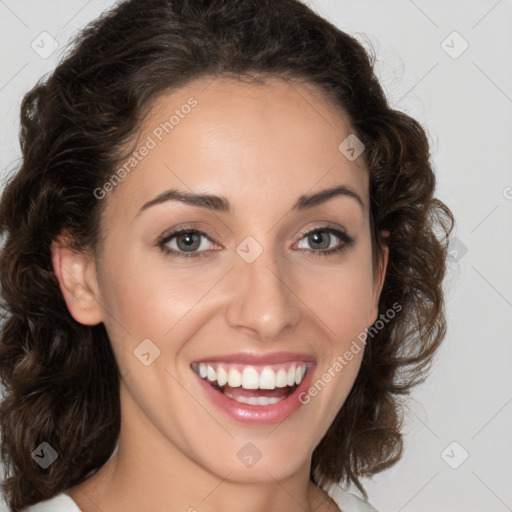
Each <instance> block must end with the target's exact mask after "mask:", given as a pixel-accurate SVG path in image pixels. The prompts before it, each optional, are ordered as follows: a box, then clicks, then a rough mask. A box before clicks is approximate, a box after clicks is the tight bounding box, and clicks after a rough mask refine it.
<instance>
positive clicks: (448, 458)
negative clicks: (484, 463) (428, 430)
mask: <svg viewBox="0 0 512 512" xmlns="http://www.w3.org/2000/svg"><path fill="white" fill-rule="evenodd" d="M468 457H469V453H468V452H467V451H466V450H465V448H464V447H463V446H462V445H461V444H460V443H458V442H457V441H452V442H451V443H450V444H449V445H448V446H447V447H446V448H445V449H444V450H443V451H442V452H441V458H442V459H443V460H444V461H445V462H446V464H448V466H450V467H451V468H452V469H458V468H460V467H461V466H462V464H464V462H466V460H467V458H468Z"/></svg>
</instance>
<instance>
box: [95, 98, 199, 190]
mask: <svg viewBox="0 0 512 512" xmlns="http://www.w3.org/2000/svg"><path fill="white" fill-rule="evenodd" d="M197 105H198V102H197V100H196V99H195V98H194V97H190V98H189V99H188V100H187V102H186V103H184V104H183V105H181V107H180V108H177V109H175V110H174V114H173V115H172V116H170V117H169V119H168V120H167V121H163V122H162V123H160V124H159V125H158V126H157V127H156V128H154V129H153V131H152V132H151V134H150V135H148V136H147V137H146V140H145V141H144V143H143V144H142V145H141V146H139V148H138V149H136V150H135V151H133V153H132V154H131V156H130V157H129V158H128V159H127V160H126V161H125V162H124V164H123V165H122V166H121V167H119V168H118V169H117V170H116V171H115V172H114V173H113V174H112V175H111V176H110V178H109V179H108V180H107V181H106V182H105V183H104V184H103V186H101V187H97V188H95V189H94V192H93V194H94V197H95V198H96V199H103V198H105V197H106V195H107V193H108V192H110V191H111V190H113V189H114V188H115V187H116V185H118V184H119V183H120V182H121V180H122V179H123V178H124V177H125V176H127V175H128V174H129V173H130V172H131V171H132V170H133V169H135V167H137V165H139V163H140V162H142V160H144V158H145V157H146V156H147V155H149V153H150V152H151V150H153V149H155V148H156V147H157V146H158V143H159V142H161V141H162V140H163V139H164V137H165V136H166V135H168V134H169V133H171V132H172V131H173V130H174V129H175V128H176V126H178V125H179V124H180V122H181V121H182V120H183V119H185V117H186V116H187V115H188V114H190V112H191V111H192V109H193V108H194V107H196V106H197Z"/></svg>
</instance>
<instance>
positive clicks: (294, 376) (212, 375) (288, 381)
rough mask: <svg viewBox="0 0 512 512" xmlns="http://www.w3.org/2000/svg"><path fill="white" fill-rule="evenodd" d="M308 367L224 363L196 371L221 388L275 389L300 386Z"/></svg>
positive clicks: (289, 364)
mask: <svg viewBox="0 0 512 512" xmlns="http://www.w3.org/2000/svg"><path fill="white" fill-rule="evenodd" d="M307 367H308V365H307V364H306V363H299V362H298V363H286V364H283V365H281V366H279V365H273V367H270V366H264V367H263V368H261V367H257V366H242V365H230V364H224V363H219V364H217V363H199V364H198V365H195V368H194V369H195V370H196V371H197V373H199V375H200V377H201V378H203V379H205V380H209V381H211V382H214V381H217V384H218V385H219V386H224V385H225V384H228V385H229V386H231V387H233V388H237V387H239V386H242V387H243V388H244V389H274V388H284V387H286V386H295V385H296V384H300V383H301V382H302V379H303V378H304V375H305V374H306V369H307Z"/></svg>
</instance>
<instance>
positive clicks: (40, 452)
mask: <svg viewBox="0 0 512 512" xmlns="http://www.w3.org/2000/svg"><path fill="white" fill-rule="evenodd" d="M58 456H59V454H58V453H57V452H56V451H55V449H54V448H53V447H52V445H50V444H48V443H47V442H46V441H44V442H42V443H41V444H40V445H39V446H38V447H37V448H36V449H35V450H34V451H33V452H32V458H33V459H34V460H35V461H36V462H37V463H38V464H39V465H40V466H41V467H42V468H43V469H46V468H47V467H49V466H50V465H51V464H53V463H54V462H55V461H56V460H57V457H58Z"/></svg>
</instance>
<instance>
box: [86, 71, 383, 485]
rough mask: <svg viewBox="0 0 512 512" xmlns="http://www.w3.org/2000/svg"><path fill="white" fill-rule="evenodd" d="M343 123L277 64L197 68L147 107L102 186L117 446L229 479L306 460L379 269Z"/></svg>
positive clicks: (368, 316)
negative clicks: (241, 72)
mask: <svg viewBox="0 0 512 512" xmlns="http://www.w3.org/2000/svg"><path fill="white" fill-rule="evenodd" d="M171 116H174V117H171ZM166 123H167V124H166ZM350 134H351V129H350V126H349V125H348V123H347V118H346V117H344V116H343V115H342V114H341V113H340V112H339V111H337V110H336V109H335V108H334V107H333V106H332V105H331V104H330V103H328V102H327V101H326V100H325V99H324V97H323V96H321V94H320V93H319V92H318V91H317V90H316V89H313V88H312V87H311V86H309V87H306V86H304V85H298V84H294V85H290V84H287V83H286V82H284V81H281V80H277V79H272V80H267V81H266V83H265V85H254V84H247V83H241V82H237V81H234V80H231V79H227V78H223V79H216V80H213V81H206V80H199V81H196V82H193V83H191V84H190V85H189V86H187V87H183V88H181V89H180V90H178V91H175V92H173V93H172V94H168V95H165V96H162V97H161V98H159V100H158V101H157V102H156V103H155V104H154V106H153V107H152V109H151V111H150V114H149V116H148V117H147V119H146V121H145V124H144V128H143V130H142V131H141V133H140V135H139V138H138V141H137V143H136V144H135V148H136V149H137V155H136V156H134V159H133V160H131V161H130V162H127V165H126V166H125V172H124V173H123V172H120V173H118V174H117V176H118V177H119V176H123V174H124V177H122V179H121V180H120V182H119V183H118V181H119V180H116V181H113V180H112V181H111V183H116V184H115V185H111V187H112V188H113V190H112V191H111V192H110V194H108V195H107V196H106V197H105V198H100V199H98V200H101V201H107V204H106V209H105V212H104V216H103V218H102V227H103V230H104V236H105V239H104V245H103V247H102V255H101V259H99V260H98V261H97V270H96V272H97V274H96V277H97V290H96V291H97V299H98V303H99V306H98V307H99V310H98V311H100V312H101V316H102V321H103V322H104V324H105V327H106V329H107V331H108V334H109V336H110V339H111V341H112V345H113V349H114V352H115V355H116V358H117V361H118V363H119V366H120V370H121V374H122V375H123V379H122V381H121V406H122V433H121V440H120V443H121V444H120V446H121V445H122V443H123V442H125V441H126V442H128V440H129V441H130V449H131V450H133V451H137V450H138V456H139V459H138V460H141V459H143V458H149V457H150V458H151V459H153V461H156V460H159V459H161V460H164V459H166V460H169V459H170V460H174V461H176V460H181V461H182V464H183V465H182V466H181V467H182V468H183V470H184V471H185V470H186V468H187V465H192V466H195V467H196V469H197V468H201V469H202V470H207V471H208V472H209V473H213V474H215V475H217V476H219V477H222V478H225V477H226V476H227V475H228V473H229V479H230V480H236V481H249V480H250V481H266V480H270V479H271V478H272V479H282V478H286V477H287V476H290V475H292V474H293V473H296V472H297V471H307V472H309V464H310V456H311V454H312V452H313V449H314V448H315V446H316V445H317V444H318V443H319V441H320V440H321V438H322V437H323V435H324V434H325V433H326V431H327V429H328V428H329V426H330V424H331V423H332V421H333V419H334V417H335V415H336V413H337V412H338V410H339V409H340V407H341V406H342V404H343V402H344V401H345V399H346V397H347V395H348V393H349V391H350V389H351V387H352V385H353V383H354V380H355V378H356V375H357V373H358V370H359V367H360V362H361V358H362V353H363V350H360V349H359V350H356V349H355V346H356V345H354V341H355V342H356V343H357V346H358V347H360V348H361V347H363V344H362V342H361V341H360V340H361V339H362V337H363V334H362V333H364V331H365V329H366V328H367V327H369V326H370V325H371V324H372V323H373V322H374V320H375V319H376V315H377V301H378V295H379V293H380V286H381V279H380V278H379V275H378V274H377V273H375V274H374V272H373V269H372V247H371V237H370V224H369V209H368V208H369V195H368V190H369V187H368V171H367V169H366V168H365V166H364V162H363V158H362V157H360V158H356V159H354V158H353V157H354V154H353V153H354V152H353V151H351V150H350V148H348V150H347V146H346V144H347V143H345V145H342V146H341V149H340V148H339V146H340V144H341V143H342V142H343V141H344V140H345V139H346V138H347V137H348V136H349V135H350ZM144 147H145V148H146V149H142V148H144ZM357 149H359V148H356V150H357ZM109 188H110V187H109V185H107V186H106V187H105V189H104V190H108V189H109ZM334 188H339V190H338V192H339V193H337V194H332V195H325V196H322V195H320V196H318V194H320V193H321V192H323V191H327V190H331V189H334ZM180 194H181V195H182V196H188V195H190V196H196V195H197V196H200V197H202V199H201V198H196V199H191V200H190V202H187V201H184V200H178V199H177V198H178V197H179V195H180ZM97 195H98V197H102V195H103V192H100V191H97ZM203 196H204V197H203ZM205 196H208V197H205ZM210 196H215V197H210ZM176 230H184V231H185V233H182V234H181V235H176V236H173V232H175V231H176ZM380 277H381V276H380ZM347 351H349V352H351V353H352V357H351V358H350V356H348V357H347V356H346V353H347ZM336 362H338V364H336ZM208 366H209V367H210V368H208ZM304 371H305V375H303V373H304ZM205 374H206V375H205ZM208 378H210V379H216V380H217V384H220V385H223V391H219V390H218V389H215V388H214V386H212V384H210V383H209V382H207V380H206V379H208ZM226 379H227V384H225V382H226ZM301 379H302V380H301ZM219 381H220V382H219ZM299 381H300V385H299V387H298V388H294V387H291V386H290V384H294V385H295V384H296V382H299ZM318 381H320V383H319V382H318ZM315 382H316V386H315ZM272 387H273V388H274V389H271V388H272ZM246 388H247V389H246ZM260 388H269V389H260ZM313 388H314V389H316V391H314V390H313V391H312V392H311V393H308V389H313ZM294 389H295V391H294V392H293V393H292V394H291V395H288V393H290V391H293V390H294ZM227 395H231V397H229V396H227ZM260 397H262V398H260ZM247 402H252V405H251V403H247ZM258 402H259V403H258ZM177 457H178V458H177ZM154 463H155V464H156V462H154ZM188 469H190V467H188Z"/></svg>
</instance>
